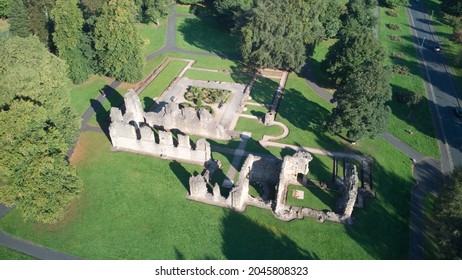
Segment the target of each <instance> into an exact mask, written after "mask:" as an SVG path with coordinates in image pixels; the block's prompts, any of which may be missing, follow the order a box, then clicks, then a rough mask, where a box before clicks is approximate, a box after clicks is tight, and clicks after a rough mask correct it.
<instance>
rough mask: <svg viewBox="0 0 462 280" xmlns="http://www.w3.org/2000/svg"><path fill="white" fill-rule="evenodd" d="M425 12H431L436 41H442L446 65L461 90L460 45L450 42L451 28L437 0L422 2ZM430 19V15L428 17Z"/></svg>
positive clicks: (461, 49) (461, 46)
mask: <svg viewBox="0 0 462 280" xmlns="http://www.w3.org/2000/svg"><path fill="white" fill-rule="evenodd" d="M422 2H423V4H424V6H425V10H426V12H427V13H428V14H431V11H433V12H434V13H433V18H432V24H433V27H434V29H435V32H436V35H437V36H438V39H439V40H440V41H442V49H443V52H444V56H445V57H446V63H447V64H448V65H449V66H450V67H451V70H452V73H453V74H454V78H455V82H456V85H457V87H458V88H459V89H462V64H461V63H460V59H459V57H460V53H461V51H462V45H461V44H459V43H456V42H454V41H453V40H452V34H453V28H452V26H450V25H449V23H448V22H447V21H446V20H445V19H444V13H443V12H441V9H440V4H441V1H439V0H423V1H422ZM428 18H429V19H430V15H429V16H428Z"/></svg>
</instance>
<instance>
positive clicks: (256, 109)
mask: <svg viewBox="0 0 462 280" xmlns="http://www.w3.org/2000/svg"><path fill="white" fill-rule="evenodd" d="M250 101H252V100H250ZM245 108H247V110H245V111H243V112H242V113H243V114H246V115H252V116H256V117H259V118H261V117H264V116H265V114H266V112H268V109H266V108H265V107H261V106H253V105H246V106H245Z"/></svg>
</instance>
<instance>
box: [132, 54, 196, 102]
mask: <svg viewBox="0 0 462 280" xmlns="http://www.w3.org/2000/svg"><path fill="white" fill-rule="evenodd" d="M187 64H188V63H187V62H186V61H180V60H172V61H170V63H169V64H168V65H167V67H165V68H164V70H162V72H160V74H159V75H158V76H157V77H156V78H155V79H154V80H153V81H152V82H151V83H150V84H149V85H148V86H147V87H146V88H145V89H144V90H143V92H141V93H140V95H139V96H140V99H141V102H142V103H143V105H144V108H145V109H148V108H149V107H150V106H151V105H152V103H153V98H155V97H159V96H160V95H161V94H162V93H163V92H164V90H165V89H167V87H168V86H169V85H170V83H171V82H173V80H175V78H176V77H177V76H178V74H180V72H181V70H183V68H185V67H186V65H187Z"/></svg>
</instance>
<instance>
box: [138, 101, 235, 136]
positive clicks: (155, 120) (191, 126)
mask: <svg viewBox="0 0 462 280" xmlns="http://www.w3.org/2000/svg"><path fill="white" fill-rule="evenodd" d="M144 116H145V118H146V122H147V123H148V124H149V125H150V126H152V127H163V128H164V129H165V130H171V129H177V130H180V131H181V132H182V133H185V134H189V135H198V136H202V137H206V138H214V139H221V140H228V139H231V136H229V134H228V133H227V132H226V130H225V129H224V128H223V126H222V125H220V124H218V123H217V122H216V121H215V120H214V119H213V116H212V115H211V114H210V113H209V111H207V110H205V109H201V110H199V111H196V110H195V109H194V108H182V109H180V107H179V105H178V104H177V103H175V102H170V103H167V104H166V105H165V107H163V108H162V110H161V111H160V112H148V113H146V114H145V115H144Z"/></svg>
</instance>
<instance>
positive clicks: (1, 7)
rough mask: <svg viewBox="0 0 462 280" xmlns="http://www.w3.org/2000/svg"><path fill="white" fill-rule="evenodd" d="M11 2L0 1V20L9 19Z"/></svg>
mask: <svg viewBox="0 0 462 280" xmlns="http://www.w3.org/2000/svg"><path fill="white" fill-rule="evenodd" d="M9 2H10V0H0V18H7V17H8V3H9Z"/></svg>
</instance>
